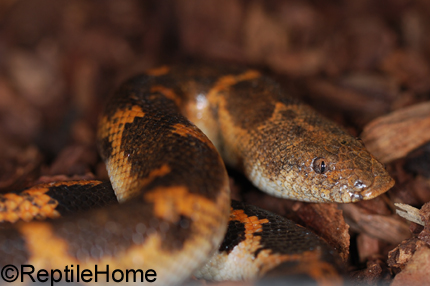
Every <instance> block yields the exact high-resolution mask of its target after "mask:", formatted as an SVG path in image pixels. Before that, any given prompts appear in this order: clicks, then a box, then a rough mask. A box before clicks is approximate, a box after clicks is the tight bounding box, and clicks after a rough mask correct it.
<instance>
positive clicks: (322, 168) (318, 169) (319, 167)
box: [312, 157, 328, 174]
mask: <svg viewBox="0 0 430 286" xmlns="http://www.w3.org/2000/svg"><path fill="white" fill-rule="evenodd" d="M327 163H328V162H326V160H325V159H324V158H319V157H318V158H315V159H314V161H313V163H312V169H314V171H315V173H317V174H324V173H325V172H326V171H327V170H328V168H327Z"/></svg>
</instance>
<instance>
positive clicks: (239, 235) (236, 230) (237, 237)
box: [218, 220, 245, 253]
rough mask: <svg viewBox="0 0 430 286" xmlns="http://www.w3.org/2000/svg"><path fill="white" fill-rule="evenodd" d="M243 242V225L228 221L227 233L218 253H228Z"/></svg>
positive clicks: (235, 221)
mask: <svg viewBox="0 0 430 286" xmlns="http://www.w3.org/2000/svg"><path fill="white" fill-rule="evenodd" d="M244 240H245V224H244V223H243V222H239V221H237V220H230V221H229V223H228V228H227V233H226V235H225V237H224V240H223V242H222V244H221V246H220V247H219V249H218V251H220V252H226V253H230V252H231V251H232V250H233V248H234V247H235V246H236V245H238V244H239V243H241V242H242V241H244Z"/></svg>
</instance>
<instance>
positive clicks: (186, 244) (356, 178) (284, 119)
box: [0, 67, 394, 285]
mask: <svg viewBox="0 0 430 286" xmlns="http://www.w3.org/2000/svg"><path fill="white" fill-rule="evenodd" d="M180 111H182V113H183V114H185V116H186V117H187V118H188V119H189V120H190V121H192V122H193V123H194V124H196V125H197V126H198V127H199V128H201V129H202V130H203V131H204V132H205V133H206V135H204V134H203V133H202V132H201V131H199V130H198V128H197V127H196V126H195V125H193V124H192V123H190V121H189V120H188V119H186V118H185V117H184V116H183V115H181V114H180ZM206 136H207V137H206ZM209 139H210V140H209ZM211 141H212V143H213V144H214V145H212V143H211ZM98 145H99V149H100V152H101V156H102V157H103V158H104V160H105V162H106V164H107V168H108V171H109V175H110V178H111V182H112V185H113V188H114V190H115V192H116V194H117V196H118V200H119V201H125V202H124V204H122V205H119V206H110V207H108V208H105V209H97V210H94V211H93V212H91V215H86V214H83V215H79V216H76V217H73V218H64V219H60V220H58V221H55V222H53V223H52V224H51V222H43V223H40V222H38V223H30V224H28V225H24V224H20V225H19V227H17V230H15V231H14V232H13V233H11V234H0V243H2V241H6V242H7V241H8V240H9V241H10V240H12V241H16V240H13V239H12V238H13V237H15V236H19V238H20V239H21V240H20V241H19V243H18V244H17V249H21V250H22V249H24V250H25V251H26V253H28V255H27V256H28V257H27V256H26V254H25V253H24V252H25V251H24V250H23V253H24V254H25V255H24V254H23V255H22V256H20V257H17V256H16V255H14V252H13V251H12V252H7V253H0V254H1V255H0V263H2V262H5V261H12V260H13V261H15V262H13V263H15V264H22V263H28V261H30V262H31V263H33V264H34V265H35V267H36V268H38V269H40V268H48V267H64V265H59V264H68V263H69V264H70V263H73V264H78V263H79V264H82V265H85V266H87V267H91V265H93V264H105V263H108V264H110V265H112V267H118V268H122V269H126V268H150V267H154V268H157V272H158V273H160V276H159V278H158V279H157V282H156V283H154V285H157V284H158V285H170V284H178V283H180V282H181V281H183V280H184V279H185V278H187V277H189V275H190V274H191V273H192V272H193V271H195V270H196V269H197V268H198V267H199V266H201V265H202V264H203V263H204V262H205V261H206V260H207V259H208V257H209V256H210V254H212V253H213V252H214V251H215V250H216V248H217V247H218V246H219V245H220V243H221V240H222V238H223V235H224V233H225V230H226V228H227V221H228V215H229V208H230V206H229V187H228V176H227V173H226V170H225V168H224V165H223V162H222V161H221V157H220V156H219V154H218V153H217V151H216V149H217V150H218V151H219V153H220V154H221V155H222V156H223V158H224V160H225V162H227V163H228V164H231V165H233V166H235V167H237V168H239V169H241V170H243V171H244V173H245V175H247V176H248V177H249V179H250V180H251V181H253V183H254V184H255V185H256V186H258V187H260V188H261V189H262V190H264V191H266V192H268V193H270V194H273V195H275V196H279V197H285V198H291V199H296V200H302V201H311V202H344V203H346V202H355V201H359V200H364V199H371V198H374V197H376V196H378V195H379V194H381V193H383V192H385V191H387V190H388V189H389V188H391V187H392V186H393V184H394V181H393V179H392V178H391V177H390V176H389V175H388V174H387V172H386V171H385V169H384V167H383V165H382V164H380V163H379V162H378V161H377V160H376V159H375V158H374V157H373V156H372V155H371V154H370V153H369V152H368V151H366V149H365V148H364V146H363V144H362V143H361V142H360V141H357V140H356V139H355V138H353V137H352V136H350V135H349V134H347V133H346V132H345V131H344V130H343V129H342V128H340V127H338V126H337V125H335V124H334V123H333V122H331V121H330V120H327V119H325V118H323V117H322V116H320V115H319V114H318V113H316V112H315V111H314V110H313V109H311V108H310V107H308V106H306V105H304V104H302V103H300V102H298V101H297V100H295V99H293V98H290V97H289V96H288V94H286V92H285V91H284V90H283V89H282V88H281V87H280V86H279V84H277V83H276V82H274V81H273V80H271V79H270V78H267V77H265V76H263V75H261V74H260V73H259V72H257V71H254V70H248V71H244V70H241V69H236V68H210V67H191V68H184V67H173V68H168V67H161V68H158V69H153V70H151V71H149V72H148V73H147V74H145V75H141V76H137V77H135V78H133V79H131V80H129V81H128V82H126V83H125V84H123V85H122V86H121V88H120V89H119V90H118V92H117V93H115V94H114V95H113V96H112V98H111V99H110V100H109V101H108V104H107V107H106V109H105V111H104V113H103V114H102V116H101V121H100V124H99V132H98ZM215 147H216V149H215ZM41 195H43V191H42V192H41ZM14 199H16V198H15V197H14ZM43 201H46V199H45V198H44V199H43ZM12 203H13V200H12ZM235 215H236V216H240V211H238V212H237V213H235ZM246 219H249V222H250V225H249V231H252V232H254V234H251V233H249V235H254V236H255V233H257V236H258V234H259V233H260V228H259V227H260V226H261V227H264V225H267V224H268V222H267V221H266V220H259V219H256V218H254V217H250V218H246ZM81 225H90V226H91V231H89V230H84V229H81V228H80V226H81ZM254 226H255V227H256V228H255V227H254ZM37 229H39V232H38V231H37ZM247 230H248V229H247ZM2 235H5V236H2ZM104 237H109V241H104V240H103V239H102V241H100V238H104ZM262 239H263V238H262ZM312 241H313V242H315V241H317V238H313V240H312ZM47 243H49V244H52V247H49V245H47ZM253 243H254V244H255V245H251V246H250V247H248V246H247V247H245V248H248V249H250V250H251V251H254V252H255V251H256V250H255V249H256V248H257V249H258V248H259V247H262V246H261V245H258V243H261V242H260V240H259V239H256V240H254V242H253ZM293 248H294V246H293V247H292V249H286V251H288V250H293ZM41 249H43V250H41ZM99 249H101V250H99ZM0 250H1V248H0ZM274 251H275V250H271V249H269V250H267V249H265V250H263V251H261V252H260V254H259V256H258V259H257V260H255V261H259V263H260V262H262V261H263V259H262V258H263V257H267V259H264V260H265V261H268V263H269V264H267V265H272V266H274V265H276V264H277V263H281V262H282V261H288V260H289V259H293V260H298V261H302V260H303V261H305V263H307V264H309V263H311V264H312V263H313V264H312V265H314V266H315V267H312V268H311V269H309V268H306V269H308V270H307V272H308V274H309V276H312V277H314V278H315V279H320V280H321V281H323V282H324V281H326V280H325V279H326V278H325V277H323V276H324V275H323V273H324V269H328V268H330V267H331V266H330V265H329V266H327V263H326V262H325V261H323V260H321V256H320V253H319V252H315V251H313V250H306V251H303V252H302V253H296V254H294V255H289V254H288V255H286V254H282V255H279V254H276V253H275V252H274ZM0 252H1V251H0ZM59 254H61V256H62V258H61V259H58V258H55V257H57V256H59ZM244 255H245V256H246V254H244ZM253 255H256V254H253ZM251 258H252V256H251ZM2 259H3V260H2ZM251 260H253V259H251ZM309 261H313V262H309ZM267 265H264V264H263V263H261V264H259V265H258V267H257V268H259V271H260V272H261V269H263V271H262V272H265V271H267V270H268V269H266V267H269V266H267ZM319 266H322V268H318V267H319ZM330 269H331V268H330ZM320 270H321V271H320ZM330 271H331V270H330ZM330 271H329V272H330ZM326 272H327V271H326Z"/></svg>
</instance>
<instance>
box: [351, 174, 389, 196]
mask: <svg viewBox="0 0 430 286" xmlns="http://www.w3.org/2000/svg"><path fill="white" fill-rule="evenodd" d="M394 183H395V182H394V180H393V179H392V178H391V177H390V176H378V177H375V180H374V181H373V182H372V184H370V185H369V186H367V187H366V188H365V189H363V190H362V191H361V192H353V193H352V194H351V198H353V197H354V198H357V201H358V200H370V199H373V198H376V197H377V196H379V195H381V194H383V193H385V192H386V191H388V190H389V189H391V188H392V187H393V186H394ZM353 201H355V200H353Z"/></svg>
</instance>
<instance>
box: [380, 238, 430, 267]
mask: <svg viewBox="0 0 430 286" xmlns="http://www.w3.org/2000/svg"><path fill="white" fill-rule="evenodd" d="M422 247H426V244H425V242H423V241H421V240H419V239H418V238H411V239H408V240H405V241H403V242H402V243H400V244H399V245H398V246H397V247H396V248H394V249H393V250H391V251H390V252H389V253H388V261H387V262H388V265H389V266H390V267H391V269H392V270H393V271H394V272H395V273H398V272H400V271H401V270H402V269H404V268H405V267H406V264H408V262H409V260H410V259H411V258H412V256H413V255H414V253H415V252H416V251H417V250H418V249H420V248H422Z"/></svg>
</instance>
